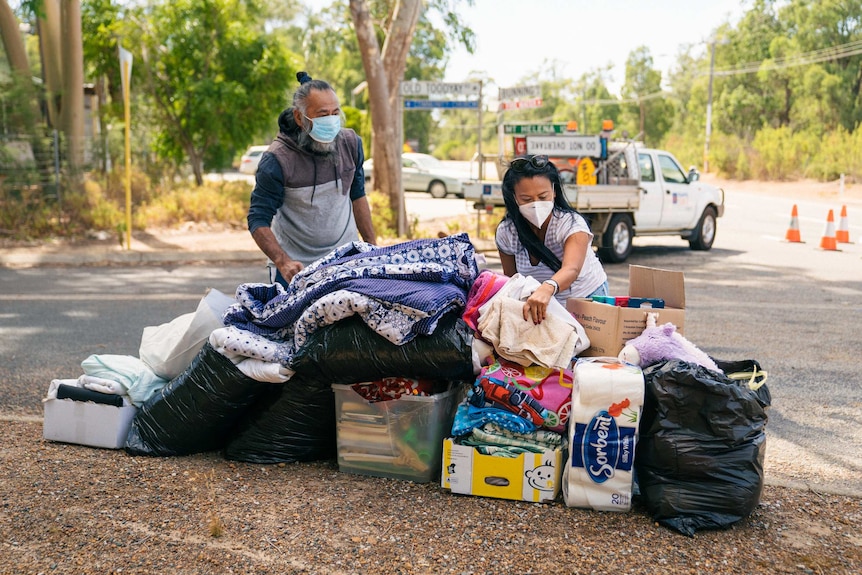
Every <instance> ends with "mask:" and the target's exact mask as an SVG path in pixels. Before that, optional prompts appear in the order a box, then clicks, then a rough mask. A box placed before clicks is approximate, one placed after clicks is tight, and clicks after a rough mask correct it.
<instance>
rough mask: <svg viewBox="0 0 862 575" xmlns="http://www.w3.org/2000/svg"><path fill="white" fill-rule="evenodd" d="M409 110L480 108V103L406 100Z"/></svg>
mask: <svg viewBox="0 0 862 575" xmlns="http://www.w3.org/2000/svg"><path fill="white" fill-rule="evenodd" d="M404 107H405V108H406V109H408V110H428V109H431V108H478V107H479V102H478V101H476V100H474V101H472V102H471V101H467V100H404Z"/></svg>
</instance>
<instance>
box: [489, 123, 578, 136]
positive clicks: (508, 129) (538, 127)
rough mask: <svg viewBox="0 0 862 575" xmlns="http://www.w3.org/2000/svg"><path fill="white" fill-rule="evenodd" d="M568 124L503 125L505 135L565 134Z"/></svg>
mask: <svg viewBox="0 0 862 575" xmlns="http://www.w3.org/2000/svg"><path fill="white" fill-rule="evenodd" d="M567 125H568V124H503V133H504V134H565V133H566V127H567Z"/></svg>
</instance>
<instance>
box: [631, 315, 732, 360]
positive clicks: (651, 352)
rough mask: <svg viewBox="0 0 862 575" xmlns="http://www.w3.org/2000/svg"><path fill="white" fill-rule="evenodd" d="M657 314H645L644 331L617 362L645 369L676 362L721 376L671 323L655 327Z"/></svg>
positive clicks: (705, 356)
mask: <svg viewBox="0 0 862 575" xmlns="http://www.w3.org/2000/svg"><path fill="white" fill-rule="evenodd" d="M656 317H657V314H654V313H650V314H647V322H646V328H645V329H644V330H643V332H642V333H641V334H640V335H639V336H637V337H636V338H634V339H630V340H629V341H628V342H627V343H626V345H625V347H623V349H622V351H620V354H619V356H618V357H619V358H620V359H621V360H622V361H624V362H626V363H630V364H632V365H637V366H640V367H646V366H648V365H651V364H653V363H657V362H659V361H664V360H669V359H679V360H681V361H687V362H689V363H696V364H698V365H702V366H703V367H705V368H707V369H711V370H713V371H717V372H718V373H724V372H723V371H722V370H721V369H720V368H719V367H718V366H717V365H716V364H715V362H714V361H712V358H710V357H709V356H708V355H706V353H704V352H703V351H701V350H700V349H699V348H698V347H697V346H696V345H694V344H693V343H691V342H690V341H688V340H687V339H686V338H685V337H683V336H682V335H681V334H680V333H677V331H676V326H675V325H673V324H672V323H666V324H664V325H659V326H657V325H656Z"/></svg>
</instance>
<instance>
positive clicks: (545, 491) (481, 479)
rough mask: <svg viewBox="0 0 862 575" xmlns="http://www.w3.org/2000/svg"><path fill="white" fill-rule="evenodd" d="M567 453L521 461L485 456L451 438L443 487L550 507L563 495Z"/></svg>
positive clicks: (446, 448)
mask: <svg viewBox="0 0 862 575" xmlns="http://www.w3.org/2000/svg"><path fill="white" fill-rule="evenodd" d="M562 461H563V450H562V449H560V448H558V449H555V450H553V451H551V450H547V451H545V452H544V453H524V454H522V455H521V456H519V457H517V458H510V457H496V456H493V455H483V454H482V453H479V452H478V451H476V449H474V448H473V447H471V446H469V445H458V444H457V443H455V442H454V441H453V440H452V439H451V438H449V439H445V440H444V441H443V473H442V475H441V481H440V483H441V485H442V486H443V488H444V489H449V490H451V491H452V493H461V494H464V495H480V496H482V497H497V498H500V499H514V500H516V501H535V502H539V503H549V502H551V501H554V500H555V499H556V498H557V495H559V493H560V480H561V475H562Z"/></svg>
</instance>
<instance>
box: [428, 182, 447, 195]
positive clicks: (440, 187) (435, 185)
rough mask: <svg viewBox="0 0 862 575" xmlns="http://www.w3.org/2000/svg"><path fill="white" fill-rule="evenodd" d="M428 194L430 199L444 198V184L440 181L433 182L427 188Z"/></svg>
mask: <svg viewBox="0 0 862 575" xmlns="http://www.w3.org/2000/svg"><path fill="white" fill-rule="evenodd" d="M428 193H429V194H431V197H432V198H437V199H440V198H445V197H446V194H447V193H448V192H446V184H444V183H443V182H441V181H434V182H431V184H430V185H429V186H428Z"/></svg>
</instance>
